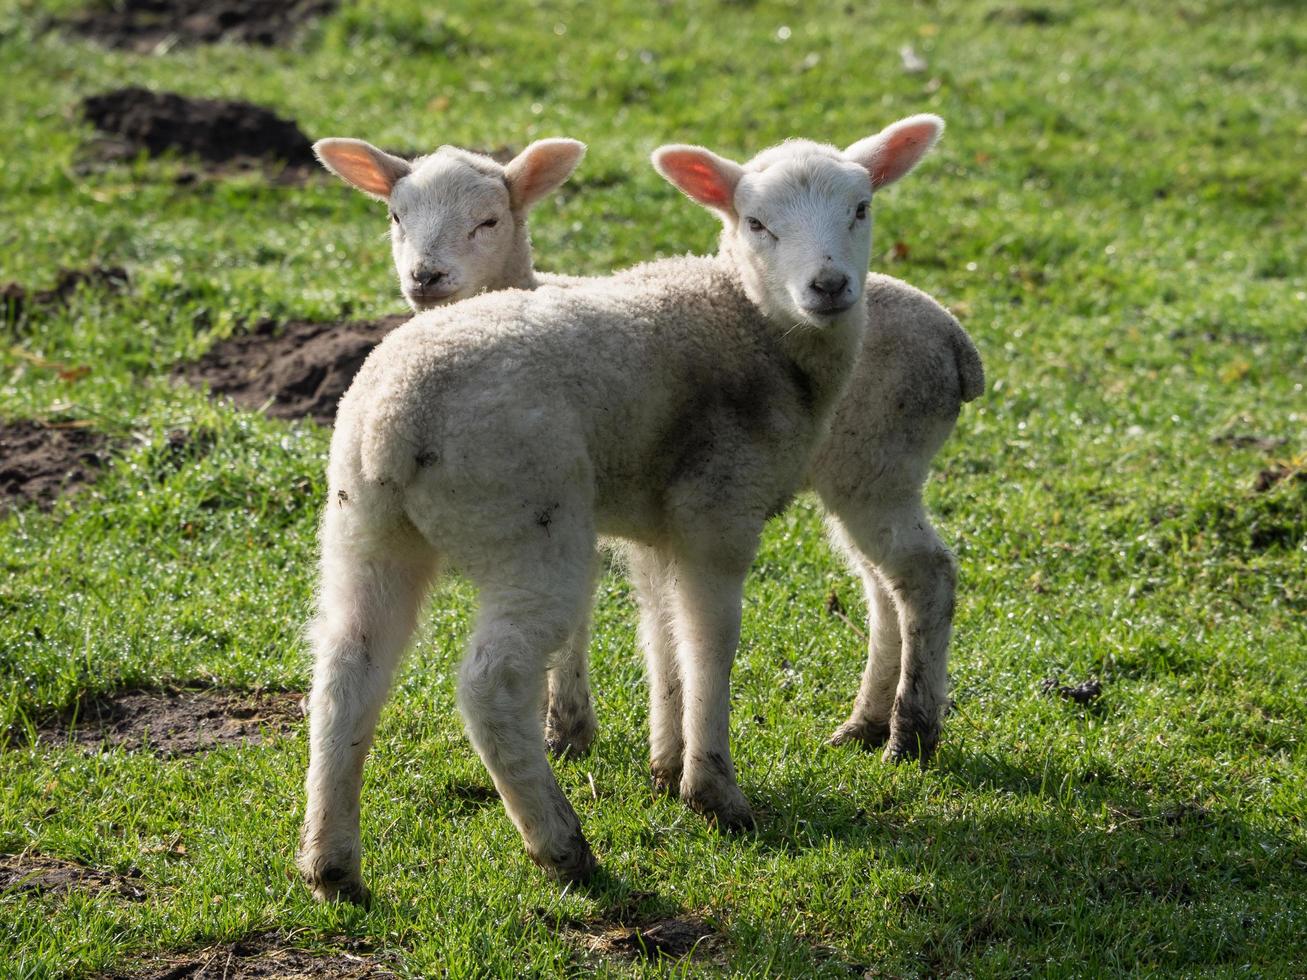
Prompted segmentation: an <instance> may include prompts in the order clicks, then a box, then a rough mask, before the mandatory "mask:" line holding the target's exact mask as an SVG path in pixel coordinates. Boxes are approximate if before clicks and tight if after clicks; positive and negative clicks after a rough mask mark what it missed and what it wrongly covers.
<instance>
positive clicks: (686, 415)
mask: <svg viewBox="0 0 1307 980" xmlns="http://www.w3.org/2000/svg"><path fill="white" fill-rule="evenodd" d="M941 128H942V123H941V122H940V120H938V119H937V118H936V117H934V116H915V117H912V118H910V119H907V120H903V121H901V122H899V123H896V124H894V125H892V126H890V127H888V128H886V129H885V130H884V131H883V132H881V133H879V134H877V135H875V136H871V137H868V138H867V139H864V140H861V141H859V142H858V143H855V144H854V145H853V146H851V147H849V148H848V150H846V151H845V152H843V153H841V152H840V151H838V150H836V149H835V148H834V147H830V146H825V145H821V144H816V143H810V142H806V141H792V142H789V143H786V144H784V145H782V146H779V147H775V148H773V149H771V150H767V151H765V152H764V153H762V154H760V155H759V156H757V157H755V158H754V159H753V160H752V161H751V162H750V163H749V164H748V165H746V166H740V165H739V164H736V163H733V162H731V161H729V160H725V159H723V158H721V157H719V156H717V155H715V154H713V153H711V152H709V151H707V150H704V149H702V148H698V147H690V146H671V147H663V148H662V149H660V150H658V151H657V152H656V153H655V155H654V163H655V166H656V167H657V168H658V170H659V171H660V172H661V173H662V174H663V175H664V176H665V177H667V178H668V179H669V180H670V181H671V182H672V183H674V184H676V185H677V186H678V187H680V188H681V189H682V190H683V191H685V192H686V193H687V194H688V195H690V196H691V197H692V198H693V199H695V200H696V201H698V202H699V203H701V204H703V205H705V206H707V207H709V208H711V209H713V210H715V211H716V212H717V213H718V214H719V215H720V216H721V218H722V219H723V222H724V224H725V230H724V233H723V236H722V245H721V249H720V251H719V253H718V255H717V256H715V257H706V258H700V257H685V258H680V259H669V260H665V261H661V262H654V263H650V264H648V265H644V266H638V267H636V268H634V269H631V270H628V271H627V272H625V273H621V274H618V275H615V276H611V277H608V278H605V279H600V280H596V281H595V282H593V283H591V284H586V285H577V286H572V287H570V288H566V289H562V288H558V287H552V286H544V287H541V288H539V289H537V290H535V291H532V292H528V291H519V290H506V291H502V292H498V293H491V294H486V295H483V296H479V297H475V298H473V299H470V300H466V301H464V302H461V303H458V304H455V305H453V306H450V307H444V308H441V309H438V310H432V311H429V312H427V313H425V314H422V315H420V316H418V317H416V318H415V319H414V320H412V321H410V322H409V323H408V324H406V325H405V326H403V327H401V328H399V329H398V330H396V331H395V332H394V333H392V334H391V335H390V336H389V337H387V338H386V339H385V340H384V341H383V342H382V344H381V345H380V346H379V347H378V348H377V349H376V351H374V352H373V354H372V355H371V356H370V357H369V358H368V361H367V362H366V363H365V364H364V366H363V369H362V370H361V371H360V373H359V375H358V377H357V378H356V380H355V382H354V384H353V386H352V387H351V388H350V390H349V392H348V393H347V394H346V395H345V397H344V399H343V400H342V401H341V404H340V408H339V410H338V414H337V419H336V430H335V434H334V436H333V439H332V448H331V460H330V464H329V467H328V481H329V496H328V503H327V508H326V511H325V513H324V517H323V524H322V532H321V534H322V563H321V587H320V593H319V612H318V616H317V619H316V621H315V623H314V627H313V645H314V654H315V664H314V678H313V690H312V705H313V711H312V715H311V721H310V752H311V757H310V765H309V773H308V778H307V791H308V805H307V810H306V815H305V823H304V830H303V836H302V841H301V851H300V857H299V866H300V869H301V871H302V873H303V874H304V875H305V877H306V879H307V880H308V882H309V883H310V885H311V886H312V887H313V889H314V892H315V894H316V895H317V896H318V897H320V898H335V897H345V898H351V899H362V898H364V897H365V896H366V889H365V888H364V885H363V881H362V877H361V874H360V853H359V824H358V819H359V791H360V786H361V781H362V770H363V762H364V758H365V756H366V754H367V751H368V748H369V746H370V743H371V740H372V736H373V733H374V731H375V727H376V722H377V717H378V714H379V713H380V710H381V706H382V703H383V701H384V700H385V696H386V692H387V688H388V686H389V682H390V678H391V675H392V673H393V671H394V667H395V664H396V663H397V661H398V659H399V656H400V653H401V652H402V650H403V648H404V646H405V645H406V643H407V641H408V638H409V636H410V634H411V632H412V628H413V625H414V621H415V618H416V615H417V611H418V608H419V604H420V603H421V600H422V598H423V596H424V595H425V594H426V591H427V587H428V585H429V583H430V582H431V580H432V578H433V576H434V575H435V574H436V572H437V570H438V567H439V566H441V565H452V566H456V567H458V568H460V569H461V570H462V571H463V572H464V573H465V574H466V575H467V576H468V577H469V578H470V579H471V580H472V581H473V582H474V583H475V584H476V585H477V587H478V589H479V592H480V610H479V614H478V618H477V625H476V629H475V632H474V634H473V637H472V640H471V642H470V644H469V648H468V653H467V656H466V658H465V659H464V661H463V664H462V667H461V669H460V677H459V684H458V698H459V704H460V707H461V709H462V713H463V716H464V722H465V725H466V728H467V731H468V735H469V737H470V739H471V740H472V743H473V745H474V746H475V747H476V749H477V751H478V752H479V753H480V755H481V758H482V760H483V762H484V763H485V764H486V767H487V769H489V770H490V774H491V777H492V778H493V779H494V782H495V786H496V788H497V790H498V791H499V795H500V797H501V799H503V801H504V805H505V808H506V809H507V811H508V813H509V816H510V817H511V818H512V819H513V822H514V823H515V824H516V826H517V828H518V830H519V832H520V833H521V835H522V837H523V839H524V841H525V843H526V846H527V850H528V852H529V853H530V855H531V856H532V858H533V859H535V860H536V861H537V862H538V863H539V864H540V865H541V866H542V867H544V868H545V869H546V870H547V871H549V872H550V873H551V874H553V875H554V876H556V877H558V878H560V879H564V880H581V879H585V878H586V877H588V876H589V875H590V874H591V873H592V872H593V870H594V867H595V860H594V856H593V854H592V852H591V850H590V847H589V845H588V844H587V842H586V840H585V837H584V836H583V835H582V833H581V828H580V824H579V822H578V821H577V818H576V814H575V813H574V812H573V810H572V808H571V806H570V804H568V802H567V800H566V798H565V797H564V796H563V794H562V792H561V790H560V789H559V787H558V784H557V782H556V781H555V779H554V776H553V773H552V771H551V770H550V768H549V764H548V760H547V757H546V754H545V747H544V740H543V731H542V725H541V719H540V714H539V710H538V706H539V705H540V703H541V701H542V698H543V695H544V693H545V692H544V687H545V669H546V664H547V658H548V657H549V655H550V653H551V652H553V651H556V650H558V649H559V648H561V647H562V645H563V644H564V642H565V641H566V640H567V639H568V638H569V637H571V636H572V635H573V634H574V633H575V631H576V630H577V629H578V627H579V626H580V625H581V624H582V623H583V622H584V619H585V616H586V612H587V609H588V606H589V602H590V598H591V589H592V578H593V567H594V554H595V547H596V543H597V536H598V535H599V534H605V535H612V536H616V537H621V538H624V539H626V540H627V541H629V542H631V543H632V547H633V550H634V551H635V553H636V555H637V563H638V565H639V566H640V567H650V566H654V565H656V566H657V567H658V568H659V569H670V570H672V574H670V575H668V576H667V577H666V578H665V579H664V580H663V581H664V583H665V586H666V588H667V598H668V600H669V601H670V603H671V606H672V613H673V614H674V616H675V623H674V628H675V638H676V641H677V646H678V649H677V651H676V657H677V660H678V662H679V668H680V669H679V676H680V677H681V678H682V681H681V684H682V687H683V689H684V692H685V697H684V713H685V717H684V721H683V732H684V751H683V753H682V755H683V761H682V760H681V759H678V760H677V764H678V765H679V766H681V767H682V770H683V771H682V775H681V779H680V781H679V791H680V794H681V797H682V799H684V800H685V801H686V802H687V803H689V804H690V805H691V806H693V807H694V808H695V809H697V810H699V811H700V812H702V813H704V814H705V815H707V816H708V817H709V818H710V819H713V820H715V821H716V822H717V823H719V824H720V825H723V826H725V827H735V826H742V825H747V824H748V823H750V822H751V820H752V815H751V812H750V810H749V806H748V803H747V802H746V801H745V799H744V796H743V794H742V793H741V792H740V790H739V787H738V786H737V785H736V782H735V776H734V768H733V765H732V763H731V757H730V750H729V746H728V714H729V678H730V667H731V662H732V660H733V658H734V654H735V649H736V646H737V643H738V638H739V623H740V604H741V593H742V589H743V583H744V578H745V575H746V573H747V570H748V567H749V564H750V562H751V560H752V558H753V555H754V552H755V550H756V548H757V543H758V538H759V534H760V532H761V529H762V526H763V524H764V523H765V521H766V520H767V518H768V517H769V516H770V515H771V514H774V513H775V512H777V511H778V510H779V509H781V508H783V507H784V506H785V505H786V503H787V502H788V500H789V499H790V497H791V496H792V495H793V493H794V492H795V491H796V490H797V489H798V488H799V486H800V485H801V484H802V482H803V477H804V472H805V469H806V466H807V461H808V457H809V455H810V454H811V452H812V450H813V449H814V448H815V447H816V444H817V442H818V440H819V437H820V435H821V433H822V431H823V430H824V428H825V426H826V425H827V423H828V422H829V419H830V413H831V411H832V409H833V408H834V405H835V403H836V401H837V399H838V397H839V395H840V392H841V390H842V388H843V386H844V384H845V382H846V381H847V379H848V374H849V370H850V367H851V365H852V361H853V358H854V355H855V354H856V352H857V349H858V346H859V344H860V343H861V340H862V335H863V332H864V329H865V320H866V304H865V303H864V302H863V298H862V291H863V290H862V287H863V282H864V270H865V269H866V267H867V261H868V257H869V254H870V245H871V234H870V221H869V219H868V211H869V206H870V198H871V192H872V190H873V189H874V188H878V187H881V186H884V185H886V184H889V183H891V182H893V181H895V180H897V179H898V178H900V177H901V176H903V175H904V174H905V173H907V172H908V171H909V170H910V169H911V168H912V167H913V166H914V165H915V164H916V163H917V162H918V161H919V160H920V159H921V157H922V156H923V155H924V154H925V153H926V152H927V151H928V150H929V149H930V147H931V146H932V145H933V144H934V142H935V139H936V138H937V136H938V134H939V132H940V129H941ZM669 656H670V651H669ZM668 669H671V668H670V666H669V668H668Z"/></svg>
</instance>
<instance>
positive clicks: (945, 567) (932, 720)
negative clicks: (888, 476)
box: [840, 500, 957, 762]
mask: <svg viewBox="0 0 1307 980" xmlns="http://www.w3.org/2000/svg"><path fill="white" fill-rule="evenodd" d="M840 518H841V521H842V522H843V526H844V530H845V532H846V533H847V536H848V541H849V543H850V544H851V545H853V547H854V549H855V551H856V552H860V553H861V554H862V556H864V557H865V560H867V561H870V562H871V563H872V564H873V565H874V566H875V568H876V570H877V572H878V574H879V577H880V581H881V582H882V583H883V584H884V586H885V588H886V590H887V591H888V592H889V593H890V595H891V596H892V598H893V600H894V604H895V605H896V606H897V607H898V614H899V633H900V638H901V639H900V643H901V666H900V672H899V678H898V686H897V688H896V689H895V694H894V704H893V707H892V709H891V711H890V731H889V740H888V743H887V744H886V746H885V753H884V758H885V760H886V761H888V762H902V761H905V760H909V759H920V760H922V761H923V762H924V761H926V760H927V759H929V758H930V756H931V755H932V754H933V752H934V751H935V746H936V745H937V744H938V742H939V731H940V716H941V714H942V712H943V709H944V705H945V704H946V703H947V701H948V644H949V635H950V633H951V631H952V627H953V603H954V593H955V590H956V586H957V571H956V564H955V562H954V559H953V555H952V553H951V552H950V551H949V550H948V548H947V547H945V545H944V543H943V541H941V540H940V538H939V535H938V534H937V533H936V532H935V529H934V527H932V526H931V523H930V520H929V519H928V518H927V517H926V512H925V509H924V508H923V507H922V505H921V502H920V500H913V501H908V502H904V503H903V504H902V505H900V506H897V507H893V508H887V509H884V510H878V511H874V512H865V513H861V514H858V515H856V516H854V515H850V514H842V515H840ZM864 676H865V675H864Z"/></svg>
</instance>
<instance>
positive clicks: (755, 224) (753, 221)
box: [744, 218, 767, 231]
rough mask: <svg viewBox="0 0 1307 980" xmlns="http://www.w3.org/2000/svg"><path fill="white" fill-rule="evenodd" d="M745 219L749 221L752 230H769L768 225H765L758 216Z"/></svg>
mask: <svg viewBox="0 0 1307 980" xmlns="http://www.w3.org/2000/svg"><path fill="white" fill-rule="evenodd" d="M744 220H745V221H747V222H748V224H749V230H750V231H766V230H767V226H766V225H764V224H763V223H762V222H761V221H759V220H758V219H757V218H745V219H744Z"/></svg>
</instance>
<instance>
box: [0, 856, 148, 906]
mask: <svg viewBox="0 0 1307 980" xmlns="http://www.w3.org/2000/svg"><path fill="white" fill-rule="evenodd" d="M73 891H82V892H91V893H95V894H102V893H104V892H108V893H110V894H112V895H116V896H117V897H119V898H124V899H127V900H128V901H130V902H139V901H142V900H143V899H144V898H145V890H144V889H143V888H142V887H141V873H140V872H139V871H137V870H136V869H135V868H129V869H128V870H127V872H126V873H125V874H121V875H120V874H114V873H113V872H112V871H104V870H102V869H100V868H88V867H87V866H86V865H84V864H78V863H77V862H75V861H65V860H63V859H62V858H54V857H46V856H44V855H42V854H4V855H0V896H3V895H11V894H16V893H18V892H32V893H35V894H38V895H66V894H68V893H69V892H73Z"/></svg>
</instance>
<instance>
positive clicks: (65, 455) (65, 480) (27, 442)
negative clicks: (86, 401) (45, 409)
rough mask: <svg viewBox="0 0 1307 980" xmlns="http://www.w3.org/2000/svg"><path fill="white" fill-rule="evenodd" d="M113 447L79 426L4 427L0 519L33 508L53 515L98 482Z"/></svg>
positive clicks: (20, 423) (0, 428)
mask: <svg viewBox="0 0 1307 980" xmlns="http://www.w3.org/2000/svg"><path fill="white" fill-rule="evenodd" d="M107 444H108V440H107V439H106V438H105V437H104V436H103V435H101V434H100V433H98V432H95V431H93V430H92V429H90V428H87V427H85V426H83V425H81V424H79V423H77V422H64V423H59V422H51V423H45V422H34V421H30V420H27V419H19V420H17V421H14V422H8V423H0V514H3V513H4V512H5V511H7V510H9V509H11V508H14V507H20V506H23V505H25V504H33V503H34V504H36V505H37V506H38V507H40V508H41V509H42V510H49V509H50V508H51V507H52V506H54V502H55V500H56V499H58V498H59V496H60V495H62V494H66V493H74V492H76V491H77V490H78V489H79V488H80V487H82V486H84V485H85V484H87V483H89V482H90V481H91V480H92V479H94V478H95V475H96V473H97V471H98V470H99V469H100V468H101V467H102V466H103V465H104V463H105V460H106V458H107V456H106V452H105V447H106V445H107Z"/></svg>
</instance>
